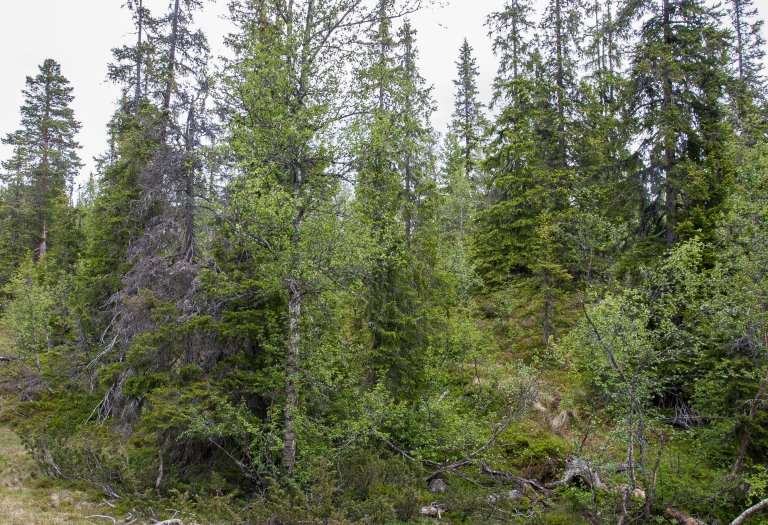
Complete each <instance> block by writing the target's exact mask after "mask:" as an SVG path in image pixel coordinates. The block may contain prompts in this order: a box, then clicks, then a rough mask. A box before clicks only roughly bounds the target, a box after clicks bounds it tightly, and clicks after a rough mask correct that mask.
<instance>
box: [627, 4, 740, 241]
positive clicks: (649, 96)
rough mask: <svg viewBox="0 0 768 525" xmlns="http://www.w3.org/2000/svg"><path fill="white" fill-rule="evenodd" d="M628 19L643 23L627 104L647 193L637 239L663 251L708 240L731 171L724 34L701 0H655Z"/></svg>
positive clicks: (726, 189)
mask: <svg viewBox="0 0 768 525" xmlns="http://www.w3.org/2000/svg"><path fill="white" fill-rule="evenodd" d="M646 10H647V13H646V12H645V11H646ZM630 14H631V15H632V16H634V17H640V16H645V18H644V19H643V23H642V26H641V28H640V40H639V41H638V42H637V43H636V45H635V47H634V49H633V52H632V57H633V58H632V64H631V68H630V72H629V74H630V75H631V76H632V78H633V83H632V89H631V90H630V92H629V95H628V99H627V102H628V107H627V111H628V112H630V113H631V114H635V115H637V127H636V128H635V130H634V131H635V133H634V138H635V139H636V142H637V144H638V145H639V147H638V148H637V149H636V151H635V155H636V156H637V157H638V158H639V159H641V160H642V164H643V165H642V168H641V169H640V170H639V172H638V173H637V176H638V177H639V181H638V184H640V185H641V186H642V187H644V188H646V189H647V190H646V194H645V196H644V198H643V201H642V204H641V206H642V215H641V220H642V222H641V224H640V228H639V232H640V236H641V238H643V239H645V241H646V242H648V243H651V244H654V243H655V239H660V240H662V241H663V243H662V244H663V245H664V246H666V247H671V246H673V245H674V244H675V243H676V242H677V241H678V240H680V239H685V238H688V237H691V236H692V235H695V234H696V233H701V234H702V235H704V238H711V234H712V225H713V224H714V222H713V219H714V216H715V215H716V214H717V213H718V209H719V208H720V207H721V205H722V202H723V200H724V197H725V195H726V194H727V191H728V185H729V183H730V181H731V179H732V172H733V170H732V168H731V167H730V162H729V158H728V153H727V147H726V145H727V144H728V142H729V139H730V130H729V127H728V125H727V121H726V119H725V116H726V111H725V108H724V103H723V96H724V87H725V86H727V85H728V84H729V83H730V81H731V77H730V74H729V72H728V68H727V65H728V50H729V40H728V33H727V32H726V31H724V30H723V29H721V27H720V20H719V17H718V14H717V13H716V12H715V11H713V10H712V9H711V8H709V7H708V6H707V5H706V4H705V3H704V2H703V1H700V0H695V1H689V0H685V1H683V0H659V1H658V2H653V3H650V4H646V5H645V6H644V7H643V9H636V10H635V11H633V12H630ZM624 16H627V13H626V12H625V13H624Z"/></svg>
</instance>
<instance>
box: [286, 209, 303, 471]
mask: <svg viewBox="0 0 768 525" xmlns="http://www.w3.org/2000/svg"><path fill="white" fill-rule="evenodd" d="M300 227H301V222H300V221H299V222H298V223H296V224H294V231H295V234H296V235H298V229H299V228H300ZM295 244H298V243H295ZM295 249H298V246H295ZM297 270H298V268H294V269H293V271H292V272H291V276H290V277H289V280H288V344H287V346H286V354H285V414H284V420H283V472H284V473H285V474H286V475H288V476H290V475H291V474H293V470H294V468H295V467H296V412H297V411H298V407H299V395H298V385H297V381H298V373H299V357H300V347H301V308H302V300H303V297H302V287H301V281H300V280H299V277H298V275H297Z"/></svg>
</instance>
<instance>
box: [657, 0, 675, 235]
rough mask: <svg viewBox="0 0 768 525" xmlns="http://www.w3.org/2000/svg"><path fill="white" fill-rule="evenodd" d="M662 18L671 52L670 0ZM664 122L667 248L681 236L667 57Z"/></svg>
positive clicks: (665, 42)
mask: <svg viewBox="0 0 768 525" xmlns="http://www.w3.org/2000/svg"><path fill="white" fill-rule="evenodd" d="M662 18H663V24H664V45H665V53H666V54H668V53H669V51H670V50H669V48H670V47H671V45H672V27H671V23H672V22H671V12H670V6H669V0H662ZM662 64H663V65H662V83H663V95H662V96H663V98H662V108H661V114H662V122H661V126H663V127H664V129H663V130H662V135H663V137H664V214H665V222H664V224H665V232H664V238H665V240H666V245H667V248H671V247H672V246H674V244H675V243H676V242H677V240H678V238H679V236H678V233H677V195H678V190H677V188H676V182H677V181H675V180H674V177H673V174H672V171H673V168H674V165H675V142H676V141H675V131H674V129H671V127H672V124H671V123H669V122H668V119H669V116H670V114H671V112H672V103H673V102H672V79H671V75H670V71H669V67H670V66H669V59H668V58H665V59H664V60H663V62H662Z"/></svg>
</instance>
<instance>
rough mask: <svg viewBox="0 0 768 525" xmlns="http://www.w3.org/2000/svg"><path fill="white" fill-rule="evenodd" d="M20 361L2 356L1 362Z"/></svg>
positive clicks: (16, 358) (0, 357)
mask: <svg viewBox="0 0 768 525" xmlns="http://www.w3.org/2000/svg"><path fill="white" fill-rule="evenodd" d="M18 359H19V358H18V357H13V356H8V355H0V362H9V361H17V360H18Z"/></svg>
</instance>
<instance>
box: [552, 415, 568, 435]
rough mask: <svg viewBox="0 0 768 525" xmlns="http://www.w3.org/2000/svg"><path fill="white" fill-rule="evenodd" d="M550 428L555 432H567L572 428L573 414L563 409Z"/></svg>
mask: <svg viewBox="0 0 768 525" xmlns="http://www.w3.org/2000/svg"><path fill="white" fill-rule="evenodd" d="M549 428H550V429H551V430H552V432H554V433H555V434H562V433H564V432H567V431H568V430H569V429H570V428H571V415H570V414H569V413H568V411H567V410H562V411H561V412H560V413H559V414H558V415H557V416H555V418H554V419H553V420H552V422H551V423H550V424H549Z"/></svg>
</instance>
